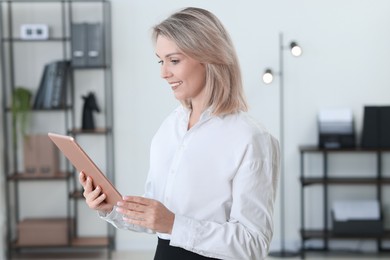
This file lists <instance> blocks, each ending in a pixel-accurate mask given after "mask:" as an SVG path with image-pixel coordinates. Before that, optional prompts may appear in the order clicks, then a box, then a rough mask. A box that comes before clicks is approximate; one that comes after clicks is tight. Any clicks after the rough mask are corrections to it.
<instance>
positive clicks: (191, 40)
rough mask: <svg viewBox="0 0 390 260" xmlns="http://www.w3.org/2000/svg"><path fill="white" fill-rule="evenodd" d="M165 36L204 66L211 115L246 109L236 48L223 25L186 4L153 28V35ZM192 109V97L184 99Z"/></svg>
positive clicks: (207, 104)
mask: <svg viewBox="0 0 390 260" xmlns="http://www.w3.org/2000/svg"><path fill="white" fill-rule="evenodd" d="M160 35H161V36H164V37H166V38H168V39H170V40H172V41H174V42H175V43H176V45H177V46H178V48H179V49H180V50H181V51H182V52H183V53H184V54H186V55H188V56H189V57H191V58H193V59H195V60H197V61H199V62H201V63H203V64H204V65H205V68H206V86H205V91H206V100H207V101H206V102H207V103H206V104H205V106H206V107H211V109H212V112H213V114H214V115H224V114H231V113H235V112H238V111H247V110H248V105H247V102H246V99H245V95H244V90H243V86H242V80H241V71H240V66H239V62H238V58H237V54H236V51H235V49H234V46H233V43H232V41H231V39H230V36H229V34H228V32H227V31H226V29H225V27H224V26H223V25H222V23H221V22H220V21H219V19H218V18H217V17H216V16H215V15H214V14H212V13H211V12H209V11H207V10H204V9H201V8H194V7H189V8H185V9H183V10H181V11H179V12H177V13H174V14H172V15H171V16H170V17H168V18H167V19H165V20H164V21H162V22H161V23H160V24H158V25H156V26H155V27H153V34H152V38H153V41H154V42H156V41H157V38H158V36H160ZM184 105H186V106H187V107H188V108H191V100H186V101H184Z"/></svg>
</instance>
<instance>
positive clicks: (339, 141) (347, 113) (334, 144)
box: [318, 108, 356, 149]
mask: <svg viewBox="0 0 390 260" xmlns="http://www.w3.org/2000/svg"><path fill="white" fill-rule="evenodd" d="M318 131H319V147H320V148H325V149H340V148H351V147H355V145H356V143H355V129H354V120H353V115H352V111H351V110H350V109H344V108H343V109H339V108H337V109H335V108H333V109H321V110H320V111H319V113H318Z"/></svg>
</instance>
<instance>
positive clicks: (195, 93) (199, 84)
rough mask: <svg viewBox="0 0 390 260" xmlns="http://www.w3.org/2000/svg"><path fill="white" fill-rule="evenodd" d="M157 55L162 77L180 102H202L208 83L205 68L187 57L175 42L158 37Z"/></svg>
mask: <svg viewBox="0 0 390 260" xmlns="http://www.w3.org/2000/svg"><path fill="white" fill-rule="evenodd" d="M156 55H157V57H158V58H159V59H160V61H159V63H160V64H161V77H162V78H163V79H165V80H166V81H167V82H168V83H169V85H170V86H171V89H172V90H173V93H174V95H175V97H176V99H178V100H188V99H190V100H191V101H192V103H193V104H194V102H198V101H202V96H203V95H202V94H203V90H204V87H205V81H206V70H205V66H204V65H203V64H201V63H200V62H199V61H197V60H194V59H192V58H190V57H188V56H186V55H185V54H184V53H183V52H182V51H180V49H179V48H178V47H177V45H176V44H175V42H173V41H172V40H169V39H167V38H166V37H164V36H158V38H157V42H156Z"/></svg>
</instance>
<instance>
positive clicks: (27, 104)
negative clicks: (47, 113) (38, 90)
mask: <svg viewBox="0 0 390 260" xmlns="http://www.w3.org/2000/svg"><path fill="white" fill-rule="evenodd" d="M31 97H32V92H31V90H29V89H26V88H23V87H16V88H15V89H14V91H13V92H12V104H11V112H12V122H13V125H12V129H13V140H14V142H16V140H17V134H18V132H17V129H20V133H21V135H22V136H23V137H26V135H27V128H28V121H29V118H30V111H31Z"/></svg>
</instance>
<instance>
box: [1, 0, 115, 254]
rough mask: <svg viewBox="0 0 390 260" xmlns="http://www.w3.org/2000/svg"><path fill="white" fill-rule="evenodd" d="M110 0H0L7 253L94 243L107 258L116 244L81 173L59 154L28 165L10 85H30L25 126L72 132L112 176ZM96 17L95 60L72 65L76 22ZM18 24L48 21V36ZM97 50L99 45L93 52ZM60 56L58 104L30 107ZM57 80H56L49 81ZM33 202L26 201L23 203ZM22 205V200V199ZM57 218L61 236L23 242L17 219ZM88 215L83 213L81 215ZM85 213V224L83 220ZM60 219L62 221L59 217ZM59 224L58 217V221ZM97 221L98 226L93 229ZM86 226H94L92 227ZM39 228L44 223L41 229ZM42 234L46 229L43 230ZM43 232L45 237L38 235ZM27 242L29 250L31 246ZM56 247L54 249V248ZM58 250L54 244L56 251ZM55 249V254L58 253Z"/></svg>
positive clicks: (87, 246) (66, 250) (82, 249)
mask: <svg viewBox="0 0 390 260" xmlns="http://www.w3.org/2000/svg"><path fill="white" fill-rule="evenodd" d="M110 5H111V4H110V1H107V0H50V1H49V0H37V1H27V0H13V1H5V0H0V52H1V54H0V69H1V71H0V72H1V82H0V84H1V91H2V113H3V115H4V116H3V122H2V123H3V126H4V130H3V140H4V142H3V143H4V151H6V153H5V158H4V166H3V172H4V174H5V178H4V179H5V181H6V185H5V192H4V193H5V196H6V205H7V216H6V217H7V227H8V228H7V234H6V236H7V259H13V257H14V256H16V255H18V256H20V254H23V253H31V252H39V254H40V255H41V254H42V253H48V254H50V253H51V252H56V251H55V249H58V250H59V251H61V252H64V253H66V254H68V253H73V252H75V253H79V252H85V250H90V249H93V250H94V252H95V251H96V249H99V250H101V251H102V254H107V256H108V258H111V252H112V250H113V248H114V247H115V241H114V237H115V229H114V228H113V227H112V226H111V225H108V224H107V223H104V222H103V221H101V220H100V219H99V218H98V217H97V216H96V214H93V216H92V217H91V216H90V215H86V213H85V212H87V211H90V210H89V209H88V208H87V206H86V205H85V202H84V199H83V196H82V193H81V192H80V190H81V185H80V184H79V183H78V173H77V172H75V170H74V168H73V167H72V166H71V165H70V164H69V163H68V162H67V160H66V159H65V157H64V156H62V155H61V154H59V165H58V168H59V169H58V170H57V171H55V172H54V173H53V174H50V175H47V176H45V175H43V174H35V175H34V174H31V173H28V172H27V171H25V162H24V161H25V158H24V154H23V150H24V143H25V139H24V137H23V136H22V135H21V134H20V133H19V131H16V132H15V131H14V130H13V129H15V127H16V129H17V130H20V125H18V123H17V122H16V121H15V119H14V117H13V110H12V108H11V107H12V99H13V96H12V93H14V91H15V89H17V88H18V87H20V86H22V87H23V88H25V89H27V90H29V91H30V92H31V93H32V98H31V100H30V105H31V109H30V111H29V112H28V115H29V121H28V126H29V133H31V134H42V135H46V134H47V133H48V132H56V133H60V134H67V135H71V136H73V137H74V138H76V139H77V140H78V142H79V143H80V144H81V145H82V146H83V148H85V150H86V151H87V152H89V151H91V152H92V156H91V157H92V158H93V159H94V160H95V159H96V162H97V164H98V165H99V167H100V168H101V169H102V170H103V171H104V172H106V174H107V177H108V178H109V179H110V180H111V181H112V182H115V180H114V159H113V158H114V137H113V121H112V118H113V111H112V110H113V105H112V103H113V102H112V98H113V93H112V66H111V64H112V63H111V16H110V15H111V6H110ZM82 23H86V24H98V25H99V26H100V27H99V29H100V28H101V30H99V32H101V34H102V37H101V38H99V41H98V44H99V45H100V47H101V50H102V51H101V52H99V55H104V57H103V58H102V59H101V60H103V61H102V62H100V63H95V64H91V65H87V66H73V64H72V60H73V59H74V55H73V54H74V51H75V46H74V45H75V40H77V39H75V37H74V33H73V32H72V28H73V27H74V24H82ZM22 24H47V25H48V26H49V35H48V37H47V38H45V39H25V38H22V37H21V31H20V27H21V25H22ZM94 55H95V56H96V53H94ZM54 61H58V62H67V63H68V66H67V74H66V75H67V76H66V79H67V82H66V83H65V84H64V85H63V86H62V87H64V88H65V92H63V94H62V95H61V97H64V100H63V102H62V103H61V105H57V106H51V105H49V106H48V107H41V106H37V107H34V106H33V105H34V101H35V99H36V95H37V93H38V91H39V89H40V86H41V85H42V83H41V80H42V76H43V72H44V67H45V65H47V64H49V63H51V62H54ZM53 84H54V83H53ZM88 92H94V93H95V95H96V97H97V102H98V103H99V106H100V108H101V109H100V110H101V111H100V113H98V114H94V118H95V125H96V128H95V129H91V130H83V129H82V127H81V126H82V123H81V122H82V106H83V99H82V96H83V95H86V94H87V93H88ZM34 204H35V205H37V206H36V208H35V207H30V206H28V205H34ZM26 205H27V206H26ZM30 218H33V219H34V221H40V220H44V219H62V220H63V221H62V222H61V221H59V222H58V223H62V224H64V225H65V227H66V228H65V229H59V230H61V231H60V234H61V235H63V236H64V237H66V239H65V240H64V242H63V243H62V244H57V245H52V244H51V243H46V244H45V243H38V244H37V243H31V245H29V244H28V243H26V242H25V240H24V242H23V243H20V236H21V234H22V233H21V231H20V229H21V227H20V223H21V222H22V221H23V220H25V219H30ZM85 219H87V220H85ZM86 221H88V222H90V223H87V224H89V225H90V227H89V228H88V227H87V228H86V227H85V223H86ZM62 224H61V225H62ZM60 227H62V226H60V225H58V226H57V227H56V228H60ZM95 229H97V231H96V232H95ZM91 230H92V231H93V232H91ZM40 231H42V232H38V233H37V236H38V237H37V239H39V235H40V233H45V231H46V230H40ZM42 239H43V240H44V239H45V237H42ZM43 240H42V241H43ZM31 250H32V251H31ZM53 250H54V251H53ZM59 251H58V252H59ZM58 252H56V254H57V255H58Z"/></svg>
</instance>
